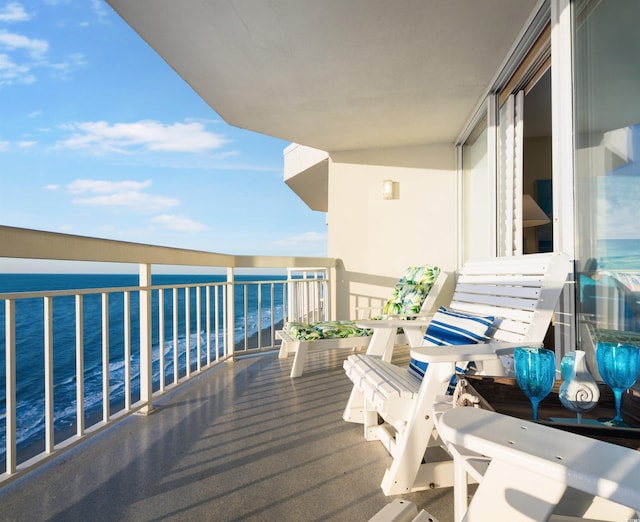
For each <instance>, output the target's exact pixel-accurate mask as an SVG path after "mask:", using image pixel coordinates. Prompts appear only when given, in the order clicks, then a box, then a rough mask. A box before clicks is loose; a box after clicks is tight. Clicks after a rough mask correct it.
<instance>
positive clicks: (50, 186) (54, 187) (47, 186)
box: [44, 183, 60, 190]
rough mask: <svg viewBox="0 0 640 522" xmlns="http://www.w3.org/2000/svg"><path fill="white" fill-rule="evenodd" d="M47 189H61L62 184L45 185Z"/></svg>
mask: <svg viewBox="0 0 640 522" xmlns="http://www.w3.org/2000/svg"><path fill="white" fill-rule="evenodd" d="M44 188H45V190H59V189H60V185H56V184H54V183H52V184H50V185H45V187H44Z"/></svg>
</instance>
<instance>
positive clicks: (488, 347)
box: [343, 253, 571, 495]
mask: <svg viewBox="0 0 640 522" xmlns="http://www.w3.org/2000/svg"><path fill="white" fill-rule="evenodd" d="M527 257H533V258H534V259H524V258H527ZM491 262H492V263H493V264H494V266H495V268H496V270H495V271H496V272H501V273H507V272H508V271H511V272H512V274H513V272H515V273H517V274H520V275H528V273H527V270H526V269H528V270H530V271H532V272H534V273H536V274H541V277H540V280H541V284H540V288H539V289H538V291H537V292H535V293H534V294H533V295H534V296H536V298H535V299H522V298H515V299H514V298H512V297H510V296H509V295H507V296H502V297H500V293H504V294H510V293H513V292H512V289H511V288H510V285H509V284H503V285H502V286H504V287H505V288H500V285H496V290H495V294H496V296H491V305H487V304H486V303H485V301H486V295H484V294H468V295H469V299H470V300H473V299H475V300H476V302H479V304H480V306H481V307H482V308H483V309H486V310H490V311H491V312H492V313H494V314H495V316H496V317H497V318H498V320H497V321H496V322H495V323H494V325H493V327H492V330H490V331H489V335H490V336H491V337H492V338H493V339H494V340H495V342H489V343H485V344H480V345H478V344H475V345H464V346H439V347H433V346H415V347H412V348H411V356H412V357H413V358H415V359H417V360H420V361H424V362H428V363H429V365H428V367H427V373H426V375H425V377H424V379H423V380H422V381H421V382H420V381H419V380H418V379H417V378H415V377H413V375H411V374H409V373H408V372H407V370H406V368H401V367H399V366H395V365H392V364H391V363H389V362H386V361H383V360H381V358H379V357H374V356H371V355H370V352H372V351H374V350H375V349H376V347H375V346H373V341H372V344H371V345H370V346H369V350H368V353H367V354H365V355H351V356H350V357H349V358H348V359H347V360H346V361H345V363H344V368H345V373H346V374H347V376H348V377H349V378H350V379H351V380H352V382H353V383H354V389H353V391H352V393H351V397H350V399H349V402H348V403H347V406H346V408H345V412H344V415H343V418H344V419H345V420H348V421H351V422H363V423H364V424H365V425H366V424H367V423H368V422H371V419H372V417H373V415H372V413H373V412H375V413H376V414H377V415H380V416H381V417H382V418H383V420H384V421H385V423H387V424H389V425H390V426H392V427H393V428H394V429H395V440H394V441H392V442H389V441H385V442H384V444H385V447H387V449H389V448H393V451H392V456H393V461H392V464H391V466H390V468H389V469H387V472H386V473H385V477H384V479H383V482H382V489H383V491H384V493H385V494H387V495H393V494H402V493H408V492H410V491H416V490H419V489H425V488H428V487H431V486H430V484H429V483H428V484H425V483H424V482H422V480H423V478H420V477H430V480H431V481H432V482H433V480H436V483H434V484H436V486H437V485H452V484H453V473H452V472H451V473H449V472H447V473H448V474H444V475H438V476H439V477H440V478H439V479H436V478H434V477H435V475H434V473H435V470H434V465H433V463H429V462H426V463H424V464H423V462H422V461H423V456H424V453H425V451H426V448H427V445H428V443H429V439H430V438H431V435H432V432H433V429H434V424H433V422H434V419H433V417H434V412H433V404H434V402H435V400H436V397H438V396H441V395H443V394H444V393H445V391H446V389H447V386H448V384H449V380H450V378H451V376H452V375H453V373H454V363H455V362H462V361H476V363H478V365H479V366H483V365H484V370H485V372H486V373H488V374H493V375H495V374H496V373H493V372H494V371H495V370H496V369H497V368H499V369H502V364H501V363H500V357H504V356H507V355H509V354H511V353H512V352H513V349H514V348H515V347H517V346H522V345H523V343H524V344H526V345H533V346H540V345H541V343H542V340H543V339H544V336H545V334H546V331H547V328H548V326H549V324H550V322H551V317H552V315H553V311H554V308H555V305H556V303H557V301H558V298H559V295H560V292H561V291H562V287H563V283H564V281H565V279H566V277H567V274H568V273H569V271H570V269H571V263H570V261H569V259H568V256H566V255H565V254H559V253H556V254H538V255H535V256H505V257H502V258H495V259H493V260H492V261H491ZM469 264H470V265H472V266H473V269H474V270H477V268H478V267H479V266H485V268H484V269H485V270H488V269H487V268H486V267H487V266H489V265H490V262H482V263H477V262H471V263H469ZM541 266H542V267H543V268H542V269H541V268H540V267H541ZM523 267H524V268H526V269H523ZM466 268H467V267H466V265H465V267H463V269H462V270H461V271H465V269H466ZM489 277H493V276H489ZM510 280H511V281H513V279H510ZM476 282H477V283H478V284H479V286H480V287H486V285H485V284H484V283H483V282H482V281H481V280H480V279H478V280H477V281H476ZM523 301H524V303H523ZM514 303H516V304H517V306H518V307H522V306H526V308H528V309H529V310H528V311H526V314H523V313H522V310H521V308H518V309H517V312H518V313H517V314H515V318H511V317H509V318H505V319H503V318H502V317H501V316H503V315H511V314H513V311H514V308H513V306H514ZM456 304H457V302H456ZM452 305H453V303H452ZM451 308H454V307H453V306H451ZM454 309H455V308H454ZM380 323H381V324H379V325H377V326H375V328H376V329H387V330H391V329H393V328H395V327H396V325H398V323H400V321H381V322H380ZM403 327H404V328H405V330H407V329H409V330H411V329H412V328H417V326H415V325H413V324H408V325H407V323H406V322H405V324H404V325H403ZM503 341H507V342H503ZM354 404H357V405H358V407H359V408H360V409H361V411H362V413H361V414H360V415H355V414H354V413H353V410H354V409H355V408H354ZM378 432H382V430H380V429H378V430H376V432H375V433H378ZM373 433H374V432H373V431H372V430H370V429H366V430H365V436H366V437H367V440H372V439H373V438H375V436H374V435H373ZM423 468H424V471H422V470H423ZM439 473H440V472H439ZM442 477H450V478H451V480H450V481H449V480H448V479H447V481H444V482H442V483H440V482H438V481H440V480H444V479H443V478H442Z"/></svg>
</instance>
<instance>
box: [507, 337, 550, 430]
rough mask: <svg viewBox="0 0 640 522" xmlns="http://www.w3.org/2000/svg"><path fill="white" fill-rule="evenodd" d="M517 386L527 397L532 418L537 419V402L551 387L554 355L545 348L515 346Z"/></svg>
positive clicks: (538, 402)
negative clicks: (531, 410)
mask: <svg viewBox="0 0 640 522" xmlns="http://www.w3.org/2000/svg"><path fill="white" fill-rule="evenodd" d="M514 362H515V370H516V380H517V381H518V386H520V389H521V390H522V391H523V392H524V394H525V395H526V396H527V397H529V400H530V401H531V407H532V409H533V420H534V421H537V420H538V404H540V401H541V400H542V399H544V398H545V397H546V396H547V395H549V393H551V388H553V382H554V381H555V377H556V357H555V354H554V353H553V352H552V351H551V350H546V349H545V348H529V347H521V348H516V349H515V352H514Z"/></svg>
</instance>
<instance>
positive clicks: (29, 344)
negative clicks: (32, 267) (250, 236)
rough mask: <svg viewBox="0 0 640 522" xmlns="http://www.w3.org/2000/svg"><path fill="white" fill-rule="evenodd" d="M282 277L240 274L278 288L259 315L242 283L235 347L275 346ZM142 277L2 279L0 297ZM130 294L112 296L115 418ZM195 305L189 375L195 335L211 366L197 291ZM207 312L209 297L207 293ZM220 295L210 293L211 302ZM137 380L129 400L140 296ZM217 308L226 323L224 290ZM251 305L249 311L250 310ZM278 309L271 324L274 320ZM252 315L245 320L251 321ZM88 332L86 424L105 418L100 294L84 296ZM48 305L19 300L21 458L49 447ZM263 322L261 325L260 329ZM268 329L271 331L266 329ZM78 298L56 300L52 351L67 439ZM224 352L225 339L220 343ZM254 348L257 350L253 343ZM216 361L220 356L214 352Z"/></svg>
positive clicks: (252, 289) (168, 356) (156, 375)
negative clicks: (198, 318)
mask: <svg viewBox="0 0 640 522" xmlns="http://www.w3.org/2000/svg"><path fill="white" fill-rule="evenodd" d="M285 279H286V276H284V275H261V276H242V275H236V281H240V282H251V281H269V282H274V285H273V289H274V291H273V308H272V307H271V292H272V289H271V285H268V284H267V285H263V286H262V289H261V292H262V296H261V305H260V308H261V310H260V313H259V311H258V303H259V299H258V285H256V284H249V285H247V286H246V289H247V290H246V294H245V290H244V288H245V287H244V285H238V286H236V288H235V293H234V307H235V315H236V320H235V333H234V335H235V341H236V346H238V347H239V348H240V349H244V340H245V337H246V338H248V339H250V341H249V344H248V348H256V347H257V343H256V340H255V339H256V334H257V333H258V331H259V330H262V331H263V332H264V333H265V335H267V336H269V337H267V338H266V339H263V344H264V343H265V342H267V343H268V342H269V341H268V340H267V339H269V338H270V335H271V323H272V320H273V323H274V325H276V328H277V325H278V324H279V323H280V322H281V321H282V320H283V317H284V304H283V285H284V281H285ZM225 280H226V276H223V275H154V276H153V280H152V284H153V285H154V286H156V285H174V284H176V285H184V284H193V283H208V282H223V281H225ZM137 281H138V276H137V274H99V275H95V274H0V294H2V293H7V292H29V291H33V292H35V291H47V290H69V289H73V290H76V289H84V288H110V289H111V288H123V287H133V286H136V285H137ZM123 296H124V293H123V292H119V293H115V294H110V297H109V344H110V350H109V380H110V408H111V411H112V413H113V412H115V411H117V410H119V409H121V408H122V407H123V405H124V397H125V375H124V372H125V365H124V322H123V320H122V318H123V316H124V306H125V305H124V298H123ZM189 297H190V302H191V314H190V328H189V332H191V334H190V348H191V351H190V355H191V357H190V359H191V369H192V371H195V369H196V364H197V363H196V359H197V354H196V350H197V344H196V340H197V336H200V338H201V341H202V346H203V348H202V351H201V354H200V357H201V361H202V363H203V364H206V354H205V353H202V352H204V351H205V350H206V327H205V319H204V318H203V319H202V323H201V331H200V332H198V331H197V323H196V304H195V299H196V292H195V291H194V290H191V291H190V292H189ZM152 299H153V310H154V317H153V389H154V391H155V390H157V389H158V388H159V386H160V363H159V359H160V346H159V331H158V330H159V328H158V304H157V303H158V292H157V291H154V292H153V298H152ZM201 299H202V308H203V314H204V312H205V310H204V300H205V292H204V289H203V290H202V292H201ZM213 299H214V291H213V289H212V290H211V300H212V301H213ZM172 301H173V295H172V293H171V292H165V297H164V305H165V306H164V308H165V327H164V346H163V351H164V354H165V372H164V373H165V382H166V383H167V384H170V383H172V382H173V375H174V363H173V351H174V346H173V339H174V331H173V324H172V322H173V312H172V310H173V308H172V307H173V304H172ZM130 303H131V304H130V306H131V313H130V316H131V317H132V319H131V336H130V337H131V374H132V376H135V377H134V378H132V382H131V395H132V396H131V402H132V403H133V402H135V401H136V400H138V399H139V396H140V393H139V379H138V369H139V325H138V323H137V321H136V318H137V317H138V307H139V305H138V293H137V292H131V298H130ZM218 303H219V307H220V311H219V317H218V318H219V320H220V324H221V325H222V323H223V321H222V292H220V295H219V298H218ZM245 303H246V306H245ZM0 304H1V305H2V306H0V328H1V332H2V334H0V462H1V461H3V460H4V454H5V451H6V432H5V428H6V390H5V382H6V378H5V375H6V372H5V364H6V363H5V335H4V331H5V308H4V302H2V303H0ZM184 305H185V292H184V290H180V291H179V292H178V309H179V310H180V311H181V313H180V314H179V317H178V326H177V332H178V351H179V354H180V356H179V358H178V374H179V376H180V378H181V377H183V376H184V375H185V374H186V345H187V339H186V324H185V323H186V319H185V315H184V313H182V311H183V310H184V308H185V307H184ZM272 309H273V318H272ZM245 310H246V316H245ZM83 315H84V317H83V326H84V386H85V425H86V426H87V427H88V426H90V425H91V423H93V422H96V421H98V420H100V418H101V412H102V327H101V296H100V294H95V295H86V296H84V298H83ZM43 316H44V304H43V299H42V298H33V299H21V300H18V301H17V302H16V383H17V391H16V401H17V411H16V424H17V439H18V452H19V460H23V459H22V458H21V457H20V455H21V454H24V455H27V456H28V455H29V454H30V453H33V450H34V448H37V449H36V451H41V450H42V447H43V444H44V442H43V441H44V435H45V432H44V425H45V424H44V422H45V413H44V412H45V409H44V408H45V404H44V340H43V335H44V321H43ZM258 321H260V324H258ZM265 329H266V330H265ZM75 336H76V332H75V298H74V296H59V297H54V298H53V351H54V370H53V374H54V411H55V414H54V417H55V431H56V433H62V432H65V431H68V430H69V429H72V427H73V426H74V425H75V424H76V375H75V371H76V370H75V368H76V353H75V352H76V348H75ZM211 336H212V339H211V347H212V348H211V349H212V352H213V350H215V338H214V337H215V332H214V324H213V320H212V324H211ZM218 341H219V343H220V344H219V346H220V352H222V346H223V339H222V333H221V331H220V335H219V338H218ZM252 343H253V344H252ZM210 357H211V359H212V360H213V359H214V358H215V352H213V353H211V354H210Z"/></svg>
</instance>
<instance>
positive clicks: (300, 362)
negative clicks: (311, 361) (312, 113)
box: [290, 341, 309, 378]
mask: <svg viewBox="0 0 640 522" xmlns="http://www.w3.org/2000/svg"><path fill="white" fill-rule="evenodd" d="M308 350H309V343H308V342H304V341H300V342H299V343H298V349H297V350H296V355H295V357H294V358H293V366H292V367H291V374H290V377H291V378H293V377H300V376H301V375H302V371H303V368H304V362H305V360H306V359H307V351H308Z"/></svg>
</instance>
